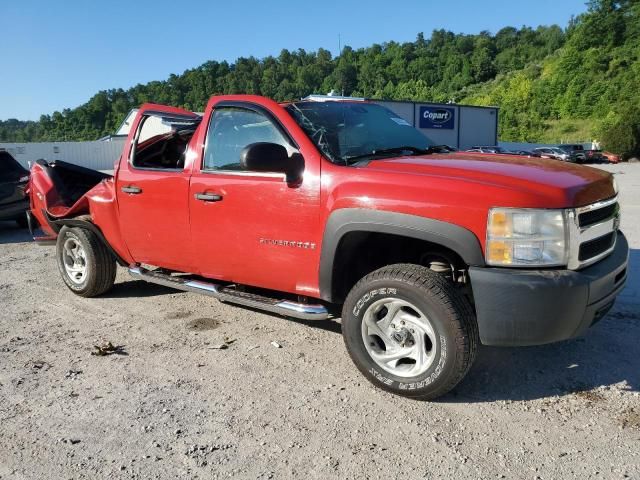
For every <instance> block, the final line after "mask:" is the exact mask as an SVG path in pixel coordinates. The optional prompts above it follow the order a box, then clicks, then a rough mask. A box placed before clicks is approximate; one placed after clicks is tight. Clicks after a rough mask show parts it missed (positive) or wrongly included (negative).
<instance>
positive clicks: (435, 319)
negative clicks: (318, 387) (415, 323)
mask: <svg viewBox="0 0 640 480" xmlns="http://www.w3.org/2000/svg"><path fill="white" fill-rule="evenodd" d="M383 298H397V299H400V300H404V301H407V302H409V303H411V304H413V305H415V306H416V307H417V308H418V309H419V310H420V311H421V312H422V314H424V315H425V316H426V317H427V318H428V320H429V322H430V323H431V325H432V327H433V329H434V332H435V334H436V335H435V336H436V343H437V347H438V348H437V351H438V354H437V355H438V358H436V359H435V360H434V361H433V363H432V364H431V366H430V367H429V369H428V370H427V371H426V372H424V373H422V374H421V375H418V376H416V377H399V376H396V375H393V374H392V373H390V372H388V371H386V370H384V369H383V368H382V367H380V366H379V365H378V364H377V363H376V362H375V361H374V360H373V359H372V358H371V356H370V355H369V353H368V352H367V350H366V348H365V345H364V341H363V339H362V321H363V317H364V313H365V312H366V311H367V308H368V307H369V306H370V305H371V304H373V303H374V302H376V301H378V300H381V299H383ZM450 318H451V317H450V315H449V314H448V312H447V311H446V310H445V309H444V307H443V306H442V304H441V303H440V302H439V301H438V299H437V297H436V296H435V295H434V294H433V293H432V292H430V291H429V290H427V289H422V288H419V287H416V286H414V285H411V284H407V283H405V282H402V281H399V280H391V279H380V280H374V281H372V282H368V283H366V284H363V285H361V286H357V287H356V288H354V290H353V291H352V292H350V294H349V296H348V298H347V300H346V302H345V305H344V310H343V317H342V322H343V324H342V329H343V335H344V339H345V343H346V345H347V348H348V350H349V353H350V355H351V357H352V358H353V360H354V362H355V364H356V366H357V367H358V369H359V370H360V371H361V372H362V373H363V374H364V375H365V376H366V377H367V378H369V379H370V380H371V381H372V382H373V383H374V384H376V385H378V386H380V387H381V388H383V389H385V390H390V391H393V392H394V393H402V394H404V395H407V396H411V395H412V394H413V395H415V396H419V395H422V394H424V393H425V391H432V390H438V389H439V388H440V387H441V386H443V385H446V384H448V382H449V377H450V376H451V375H453V374H455V369H456V358H455V356H456V349H455V348H454V347H455V344H454V342H455V341H456V340H455V339H456V335H455V330H454V324H452V322H451V320H450Z"/></svg>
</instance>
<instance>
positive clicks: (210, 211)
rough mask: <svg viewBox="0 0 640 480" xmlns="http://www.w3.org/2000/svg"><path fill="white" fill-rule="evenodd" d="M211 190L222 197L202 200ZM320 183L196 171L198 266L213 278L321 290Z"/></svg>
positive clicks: (192, 198) (194, 225)
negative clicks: (294, 184)
mask: <svg viewBox="0 0 640 480" xmlns="http://www.w3.org/2000/svg"><path fill="white" fill-rule="evenodd" d="M198 193H208V194H213V195H218V196H220V197H221V200H219V201H206V200H204V201H203V200H198V199H196V198H195V195H196V194H198ZM318 201H319V186H318V185H317V184H316V183H315V182H313V181H311V180H309V181H307V182H306V185H305V184H303V185H302V186H299V187H291V186H289V185H287V183H286V181H284V179H283V178H282V176H275V177H274V176H271V177H269V176H261V175H259V174H245V175H242V174H240V175H228V174H223V173H213V174H209V173H196V174H194V175H193V177H192V179H191V187H190V195H189V202H190V203H191V207H190V208H191V231H192V238H193V248H194V255H195V257H196V259H197V260H196V263H197V268H198V271H199V272H200V274H201V275H203V276H206V277H210V278H219V279H224V280H227V281H232V282H237V283H242V284H248V285H254V286H258V287H262V288H269V289H273V290H281V291H287V292H292V293H298V294H301V295H313V294H315V293H317V278H318V262H319V257H320V248H319V247H320V242H321V238H317V237H318V233H317V232H318V229H317V222H318Z"/></svg>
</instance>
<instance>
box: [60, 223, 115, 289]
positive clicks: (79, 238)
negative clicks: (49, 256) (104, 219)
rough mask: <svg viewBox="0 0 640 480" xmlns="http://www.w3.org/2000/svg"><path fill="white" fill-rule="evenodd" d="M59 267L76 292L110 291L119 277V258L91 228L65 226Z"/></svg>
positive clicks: (67, 282)
mask: <svg viewBox="0 0 640 480" xmlns="http://www.w3.org/2000/svg"><path fill="white" fill-rule="evenodd" d="M56 258H57V263H58V270H60V274H61V275H62V279H63V280H64V283H65V284H66V285H67V287H69V289H70V290H71V291H72V292H73V293H75V294H76V295H80V296H82V297H95V296H97V295H101V294H103V293H105V292H106V291H108V290H110V289H111V287H112V286H113V283H114V281H115V278H116V261H115V258H113V255H112V254H111V252H110V251H109V250H108V249H107V247H106V246H105V245H104V243H102V241H101V240H100V239H99V238H98V237H97V235H96V234H95V233H93V232H91V231H90V230H86V229H83V228H68V227H63V228H62V229H61V230H60V232H59V233H58V240H57V244H56Z"/></svg>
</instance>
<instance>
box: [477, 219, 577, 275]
mask: <svg viewBox="0 0 640 480" xmlns="http://www.w3.org/2000/svg"><path fill="white" fill-rule="evenodd" d="M565 216H566V215H565V211H564V210H535V209H518V208H492V209H491V210H489V218H488V220H487V243H486V251H485V259H486V262H487V264H488V265H494V266H501V267H551V266H560V265H566V264H567V257H568V253H567V238H566V237H567V234H566V220H565Z"/></svg>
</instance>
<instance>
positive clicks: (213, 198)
mask: <svg viewBox="0 0 640 480" xmlns="http://www.w3.org/2000/svg"><path fill="white" fill-rule="evenodd" d="M194 197H195V199H196V200H201V201H203V202H219V201H221V200H222V195H216V194H215V193H196V194H195V195H194Z"/></svg>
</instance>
